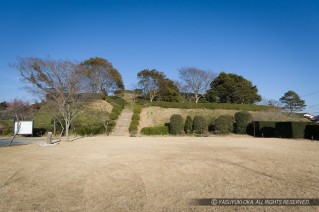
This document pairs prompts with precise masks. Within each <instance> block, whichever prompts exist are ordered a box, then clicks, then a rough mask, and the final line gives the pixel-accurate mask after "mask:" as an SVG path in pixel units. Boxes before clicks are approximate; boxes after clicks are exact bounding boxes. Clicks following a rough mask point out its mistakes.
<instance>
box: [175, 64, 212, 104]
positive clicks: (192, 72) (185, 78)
mask: <svg viewBox="0 0 319 212" xmlns="http://www.w3.org/2000/svg"><path fill="white" fill-rule="evenodd" d="M215 77H216V74H214V73H212V72H209V71H204V70H201V69H199V68H196V67H183V68H180V69H179V78H180V79H181V81H182V83H183V85H184V86H187V87H188V88H189V89H190V91H191V92H193V93H194V96H195V102H196V103H198V101H199V99H200V98H201V97H202V96H203V95H204V94H205V93H206V92H207V90H208V89H209V85H210V83H211V82H212V81H213V80H214V78H215Z"/></svg>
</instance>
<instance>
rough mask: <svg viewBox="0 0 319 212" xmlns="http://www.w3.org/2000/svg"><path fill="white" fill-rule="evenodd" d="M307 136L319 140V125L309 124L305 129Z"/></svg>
mask: <svg viewBox="0 0 319 212" xmlns="http://www.w3.org/2000/svg"><path fill="white" fill-rule="evenodd" d="M305 138H308V139H311V140H312V139H314V140H319V125H318V124H311V125H307V126H306V129H305Z"/></svg>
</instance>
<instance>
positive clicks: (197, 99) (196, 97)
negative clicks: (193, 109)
mask: <svg viewBox="0 0 319 212" xmlns="http://www.w3.org/2000/svg"><path fill="white" fill-rule="evenodd" d="M199 98H200V97H199V96H198V94H197V93H195V103H196V104H197V103H198V101H199Z"/></svg>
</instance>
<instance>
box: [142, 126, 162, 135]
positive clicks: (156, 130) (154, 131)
mask: <svg viewBox="0 0 319 212" xmlns="http://www.w3.org/2000/svg"><path fill="white" fill-rule="evenodd" d="M141 133H142V134H143V135H167V134H168V127H167V126H157V127H144V128H143V129H142V130H141Z"/></svg>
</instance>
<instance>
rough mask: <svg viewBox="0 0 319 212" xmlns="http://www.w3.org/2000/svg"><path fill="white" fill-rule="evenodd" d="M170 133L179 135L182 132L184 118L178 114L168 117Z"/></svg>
mask: <svg viewBox="0 0 319 212" xmlns="http://www.w3.org/2000/svg"><path fill="white" fill-rule="evenodd" d="M169 129H170V133H171V134H172V135H181V134H183V132H184V120H183V117H182V116H181V115H180V114H174V115H172V116H171V118H170V123H169Z"/></svg>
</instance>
